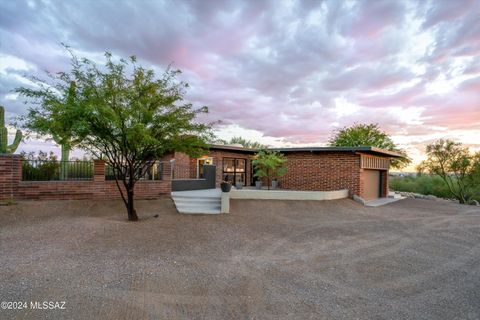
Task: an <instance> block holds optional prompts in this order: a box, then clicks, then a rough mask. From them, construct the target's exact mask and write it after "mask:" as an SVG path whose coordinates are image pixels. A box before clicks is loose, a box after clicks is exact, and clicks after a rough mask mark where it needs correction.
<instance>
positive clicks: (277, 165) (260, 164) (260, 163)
mask: <svg viewBox="0 0 480 320" xmlns="http://www.w3.org/2000/svg"><path fill="white" fill-rule="evenodd" d="M285 162H286V158H285V156H284V155H283V154H281V153H279V152H276V151H268V150H260V151H259V152H258V153H257V154H256V155H255V160H253V165H254V166H255V168H256V171H255V174H254V176H255V177H257V178H260V179H261V178H267V188H268V190H270V181H272V180H273V179H274V180H275V183H273V181H272V185H273V186H272V187H274V189H275V188H276V187H278V181H276V178H278V177H281V176H283V175H284V174H285V173H286V172H287V168H286V167H285ZM255 184H256V183H255Z"/></svg>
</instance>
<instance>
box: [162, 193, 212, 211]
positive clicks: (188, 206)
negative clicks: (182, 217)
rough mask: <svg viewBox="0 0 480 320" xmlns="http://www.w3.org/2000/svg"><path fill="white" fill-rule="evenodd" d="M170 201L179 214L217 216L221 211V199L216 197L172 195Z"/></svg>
mask: <svg viewBox="0 0 480 320" xmlns="http://www.w3.org/2000/svg"><path fill="white" fill-rule="evenodd" d="M172 199H173V202H174V203H175V207H176V208H177V211H178V212H180V213H186V214H219V213H220V211H221V199H220V198H219V197H218V196H201V197H200V196H198V195H197V196H193V195H184V194H180V195H178V194H177V195H174V194H172Z"/></svg>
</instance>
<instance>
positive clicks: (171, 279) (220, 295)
mask: <svg viewBox="0 0 480 320" xmlns="http://www.w3.org/2000/svg"><path fill="white" fill-rule="evenodd" d="M137 206H138V211H139V216H140V217H141V221H139V222H136V223H130V222H127V221H125V219H126V213H125V210H124V208H123V207H122V204H121V203H120V202H95V201H50V202H48V201H43V202H34V201H31V202H21V203H18V204H17V205H13V206H4V207H0V254H1V256H0V270H1V272H0V301H17V302H18V301H20V302H27V303H28V308H27V309H24V310H1V309H0V319H10V318H12V319H43V318H45V319H47V318H48V319H479V318H480V209H479V208H478V207H472V206H461V205H457V204H453V203H447V202H445V203H444V202H436V201H430V200H419V199H406V200H402V201H399V202H396V203H393V204H390V205H386V206H383V207H379V208H366V207H363V206H361V205H359V204H357V203H355V202H353V201H352V200H337V201H323V202H309V201H305V202H295V201H261V200H252V201H248V200H234V201H232V204H231V211H232V213H230V214H228V215H213V216H209V215H197V216H191V215H180V214H178V213H176V211H175V208H174V206H173V204H172V202H171V200H170V199H161V200H154V201H138V202H137ZM156 214H159V217H158V218H155V217H154V215H156ZM43 301H47V302H50V301H51V302H62V301H65V305H64V307H65V308H66V309H64V310H61V309H54V310H45V309H43V310H39V309H38V308H37V309H32V308H30V302H40V303H42V302H43ZM2 306H3V305H2Z"/></svg>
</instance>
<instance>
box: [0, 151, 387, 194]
mask: <svg viewBox="0 0 480 320" xmlns="http://www.w3.org/2000/svg"><path fill="white" fill-rule="evenodd" d="M284 154H285V156H286V158H287V163H286V166H287V173H286V174H285V176H283V177H280V178H279V179H278V181H279V187H280V188H282V189H291V190H312V191H331V190H340V189H348V190H349V191H350V196H353V195H354V194H356V195H359V196H362V197H363V196H364V194H365V187H366V183H365V176H364V175H365V173H364V170H365V169H369V170H372V169H373V170H379V171H380V176H381V179H380V180H381V181H380V183H379V184H380V196H382V197H385V196H387V194H388V169H386V168H388V157H380V156H372V155H365V154H360V153H356V152H348V151H322V152H310V151H293V152H285V153H284ZM204 157H211V158H213V165H215V166H216V185H217V187H219V185H220V182H221V181H222V180H223V176H224V172H223V167H224V166H223V162H224V159H225V158H237V159H245V160H246V161H245V162H246V168H245V182H246V183H245V185H246V186H250V185H251V184H252V182H253V177H252V175H253V168H252V159H253V157H254V153H253V151H251V150H222V149H211V150H210V151H209V152H208V153H207V154H205V156H204ZM366 157H369V159H370V160H366ZM372 157H373V158H374V159H373V160H372ZM172 159H174V160H175V161H174V167H173V171H174V172H173V176H174V178H175V179H194V178H196V177H197V158H190V157H188V156H187V155H185V154H183V153H180V152H175V153H174V154H171V155H168V156H166V157H164V158H163V159H162V161H164V162H163V163H164V166H163V168H164V169H163V176H162V180H156V181H147V180H145V181H144V180H141V181H139V182H138V183H137V184H136V187H135V196H136V198H138V199H148V198H156V197H159V196H161V195H166V194H170V192H171V179H172V168H171V166H170V164H171V162H170V160H172ZM382 163H383V164H382ZM378 164H382V165H383V167H379V168H377V169H376V168H374V167H372V166H375V165H377V166H378ZM363 168H365V169H363ZM377 186H378V185H377ZM370 190H374V189H370ZM112 198H120V193H119V191H118V189H117V186H116V183H115V181H105V164H104V163H103V162H102V161H95V164H94V178H93V180H92V181H22V164H21V157H20V156H19V155H0V200H5V199H53V200H61V199H112Z"/></svg>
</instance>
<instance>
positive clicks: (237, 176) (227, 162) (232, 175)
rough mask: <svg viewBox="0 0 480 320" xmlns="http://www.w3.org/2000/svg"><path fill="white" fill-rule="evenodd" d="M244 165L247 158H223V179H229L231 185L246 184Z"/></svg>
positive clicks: (245, 165)
mask: <svg viewBox="0 0 480 320" xmlns="http://www.w3.org/2000/svg"><path fill="white" fill-rule="evenodd" d="M246 167H247V159H241V158H223V180H224V181H230V182H231V183H232V184H233V185H236V184H237V183H241V184H242V185H246V183H247V179H246V176H245V174H246Z"/></svg>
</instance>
